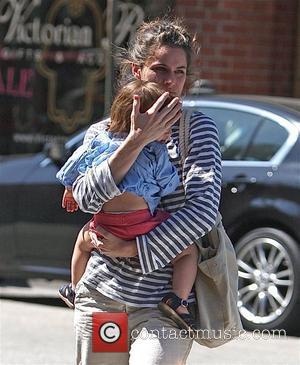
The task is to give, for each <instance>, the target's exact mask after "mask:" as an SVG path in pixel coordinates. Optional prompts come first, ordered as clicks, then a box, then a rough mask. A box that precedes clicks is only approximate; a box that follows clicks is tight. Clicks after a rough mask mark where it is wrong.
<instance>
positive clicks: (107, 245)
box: [90, 226, 138, 257]
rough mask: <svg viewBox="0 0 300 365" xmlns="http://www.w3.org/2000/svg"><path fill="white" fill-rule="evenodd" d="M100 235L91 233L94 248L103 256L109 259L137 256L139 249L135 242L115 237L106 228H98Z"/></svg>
mask: <svg viewBox="0 0 300 365" xmlns="http://www.w3.org/2000/svg"><path fill="white" fill-rule="evenodd" d="M96 230H97V233H98V235H101V236H102V237H99V236H97V234H96V233H95V232H93V231H90V237H91V240H92V244H93V246H94V247H95V248H96V249H97V250H99V251H100V252H101V253H102V254H104V255H106V256H109V257H134V256H137V254H138V252H137V247H136V242H135V240H132V241H125V240H123V239H122V238H119V237H116V236H114V235H113V234H112V233H109V232H107V231H106V230H105V229H104V228H102V227H99V226H97V227H96Z"/></svg>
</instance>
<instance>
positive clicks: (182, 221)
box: [136, 114, 221, 273]
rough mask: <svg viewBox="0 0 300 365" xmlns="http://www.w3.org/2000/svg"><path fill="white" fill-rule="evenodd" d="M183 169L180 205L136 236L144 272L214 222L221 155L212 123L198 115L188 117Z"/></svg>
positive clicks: (172, 255) (165, 260)
mask: <svg viewBox="0 0 300 365" xmlns="http://www.w3.org/2000/svg"><path fill="white" fill-rule="evenodd" d="M184 169H185V171H186V177H185V191H186V201H185V205H184V207H183V208H181V209H180V210H179V211H177V212H176V213H174V214H172V215H171V217H170V218H169V219H168V220H167V221H165V222H163V223H162V224H160V225H159V226H157V227H156V228H155V229H154V230H152V231H150V232H149V233H147V234H146V235H143V236H139V237H137V239H136V241H137V250H138V255H139V259H140V263H141V266H142V270H143V272H144V273H148V272H151V271H153V270H156V269H158V268H161V267H164V266H165V265H167V264H168V263H169V262H171V260H172V259H174V258H175V257H176V256H177V255H178V254H179V253H180V252H182V251H183V250H184V249H185V248H187V247H188V246H189V245H190V244H192V243H194V242H195V241H196V240H197V239H199V238H200V237H202V236H204V235H205V234H206V233H208V232H209V231H210V230H211V229H212V227H213V226H214V225H215V222H216V218H217V213H218V207H219V200H220V193H221V154H220V147H219V140H218V132H217V129H216V126H215V124H214V122H213V121H212V120H211V119H210V118H207V117H206V116H204V115H202V114H194V115H193V117H192V118H191V123H190V141H189V155H188V157H187V158H186V160H185V166H184Z"/></svg>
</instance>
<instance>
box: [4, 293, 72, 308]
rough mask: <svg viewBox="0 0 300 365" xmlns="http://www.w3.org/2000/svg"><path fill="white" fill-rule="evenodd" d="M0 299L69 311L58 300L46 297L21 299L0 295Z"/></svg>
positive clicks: (19, 297)
mask: <svg viewBox="0 0 300 365" xmlns="http://www.w3.org/2000/svg"><path fill="white" fill-rule="evenodd" d="M0 299H6V300H13V301H15V302H25V303H32V304H41V305H50V306H53V307H64V308H66V309H69V308H68V307H67V306H66V305H65V303H64V302H63V301H62V300H61V299H60V298H48V297H27V296H26V297H25V296H24V297H22V296H18V297H15V296H10V295H0Z"/></svg>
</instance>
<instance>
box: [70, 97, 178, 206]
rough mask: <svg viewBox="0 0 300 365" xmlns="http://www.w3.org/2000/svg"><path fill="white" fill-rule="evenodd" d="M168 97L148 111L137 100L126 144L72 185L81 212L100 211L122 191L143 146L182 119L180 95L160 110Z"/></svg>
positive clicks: (161, 98)
mask: <svg viewBox="0 0 300 365" xmlns="http://www.w3.org/2000/svg"><path fill="white" fill-rule="evenodd" d="M167 98H168V93H164V94H163V95H162V96H161V97H160V98H159V99H158V100H157V101H156V102H155V103H154V105H153V106H152V107H151V108H150V109H149V110H147V111H146V113H140V112H139V109H140V102H139V99H138V98H135V99H134V102H133V112H132V116H131V130H130V133H129V135H128V137H127V138H126V139H125V141H124V143H123V144H122V145H121V146H120V147H119V148H118V149H117V151H116V152H114V153H113V155H112V156H111V157H110V158H109V159H108V160H106V161H104V162H103V163H101V164H100V165H98V166H93V167H92V168H90V169H88V171H87V172H86V173H85V174H81V175H80V176H79V177H78V178H77V180H76V181H75V183H74V184H73V194H74V198H75V200H76V202H77V203H78V205H79V207H80V209H81V210H82V211H84V212H87V213H97V212H99V211H100V210H101V208H102V206H103V204H104V203H106V202H107V201H109V200H111V199H113V198H114V197H115V196H117V195H120V194H122V192H121V191H120V190H119V189H118V187H117V184H118V183H119V182H121V181H122V179H123V177H124V176H125V175H126V174H127V172H128V170H129V169H130V167H131V166H132V165H133V163H134V162H135V160H136V158H137V156H138V155H139V153H140V152H141V150H142V149H143V148H144V146H145V145H146V144H148V143H150V142H152V141H154V140H156V139H158V138H159V137H160V136H161V135H162V134H163V133H165V132H166V131H168V130H169V129H170V128H171V126H172V125H173V124H174V123H175V122H176V121H177V120H178V119H179V118H180V115H181V103H180V102H179V99H178V98H174V99H173V100H172V101H171V102H170V103H169V105H168V106H166V107H164V108H163V109H161V107H162V106H163V104H164V103H165V100H166V99H167ZM160 109H161V110H160Z"/></svg>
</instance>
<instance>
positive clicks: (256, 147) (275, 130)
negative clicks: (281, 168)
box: [245, 119, 289, 161]
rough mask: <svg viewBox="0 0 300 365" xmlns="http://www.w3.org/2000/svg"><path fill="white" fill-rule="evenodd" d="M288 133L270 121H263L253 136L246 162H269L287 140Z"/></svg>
mask: <svg viewBox="0 0 300 365" xmlns="http://www.w3.org/2000/svg"><path fill="white" fill-rule="evenodd" d="M288 135H289V134H288V131H287V130H286V129H285V128H284V127H282V126H281V125H280V124H278V123H276V122H274V121H273V120H270V119H264V120H263V122H262V123H261V125H260V127H259V129H258V131H257V133H256V134H255V136H254V138H253V140H252V142H251V145H250V146H249V149H248V150H247V152H246V155H245V158H246V159H247V160H248V161H269V160H270V159H271V158H272V157H273V156H274V155H275V153H276V152H277V151H278V150H279V148H280V147H281V146H282V144H283V143H284V142H285V141H286V139H287V138H288Z"/></svg>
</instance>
